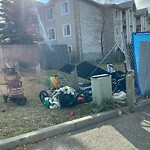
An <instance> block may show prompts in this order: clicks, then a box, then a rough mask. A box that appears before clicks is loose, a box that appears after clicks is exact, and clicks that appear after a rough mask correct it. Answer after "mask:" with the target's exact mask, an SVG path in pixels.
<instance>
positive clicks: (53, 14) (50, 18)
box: [46, 7, 54, 21]
mask: <svg viewBox="0 0 150 150" xmlns="http://www.w3.org/2000/svg"><path fill="white" fill-rule="evenodd" d="M50 9H52V12H53V18H48V13H47V12H48V10H50ZM46 20H47V21H49V20H54V8H53V7H48V8H46Z"/></svg>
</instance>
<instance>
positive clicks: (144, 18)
mask: <svg viewBox="0 0 150 150" xmlns="http://www.w3.org/2000/svg"><path fill="white" fill-rule="evenodd" d="M134 15H135V18H136V32H144V31H148V29H149V27H148V9H147V8H144V9H139V10H137V11H136V12H135V14H134Z"/></svg>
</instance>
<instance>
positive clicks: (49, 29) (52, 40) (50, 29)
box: [48, 28, 56, 41]
mask: <svg viewBox="0 0 150 150" xmlns="http://www.w3.org/2000/svg"><path fill="white" fill-rule="evenodd" d="M52 29H54V35H55V39H50V37H49V30H52ZM48 39H49V40H50V41H53V40H56V30H55V28H49V29H48Z"/></svg>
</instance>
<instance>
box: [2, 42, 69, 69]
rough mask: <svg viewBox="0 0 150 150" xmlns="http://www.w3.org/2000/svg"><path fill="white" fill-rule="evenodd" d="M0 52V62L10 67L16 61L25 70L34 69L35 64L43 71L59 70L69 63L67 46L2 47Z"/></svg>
mask: <svg viewBox="0 0 150 150" xmlns="http://www.w3.org/2000/svg"><path fill="white" fill-rule="evenodd" d="M1 51H2V52H1V53H2V54H1V56H0V57H1V58H0V60H3V61H7V62H9V63H10V64H11V65H14V64H15V63H16V62H17V61H18V62H19V64H20V65H21V66H22V67H24V68H25V69H31V68H33V67H35V66H36V65H37V63H40V65H41V68H43V69H52V68H53V69H59V68H61V67H62V66H63V65H65V64H67V63H69V62H70V60H69V54H68V49H67V45H52V46H51V47H48V46H47V45H45V44H35V45H2V46H1ZM1 66H2V65H1Z"/></svg>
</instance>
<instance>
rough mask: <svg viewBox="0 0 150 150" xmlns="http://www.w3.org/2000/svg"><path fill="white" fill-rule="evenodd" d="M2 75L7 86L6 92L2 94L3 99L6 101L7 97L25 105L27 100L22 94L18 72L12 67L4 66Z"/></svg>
mask: <svg viewBox="0 0 150 150" xmlns="http://www.w3.org/2000/svg"><path fill="white" fill-rule="evenodd" d="M3 75H4V80H5V85H6V87H7V94H6V95H4V101H5V102H6V103H7V101H8V99H9V100H13V101H15V102H17V104H18V105H25V104H26V101H27V100H26V97H25V96H24V94H23V88H22V82H21V81H20V77H19V74H18V73H17V72H16V71H15V69H14V68H6V69H3Z"/></svg>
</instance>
